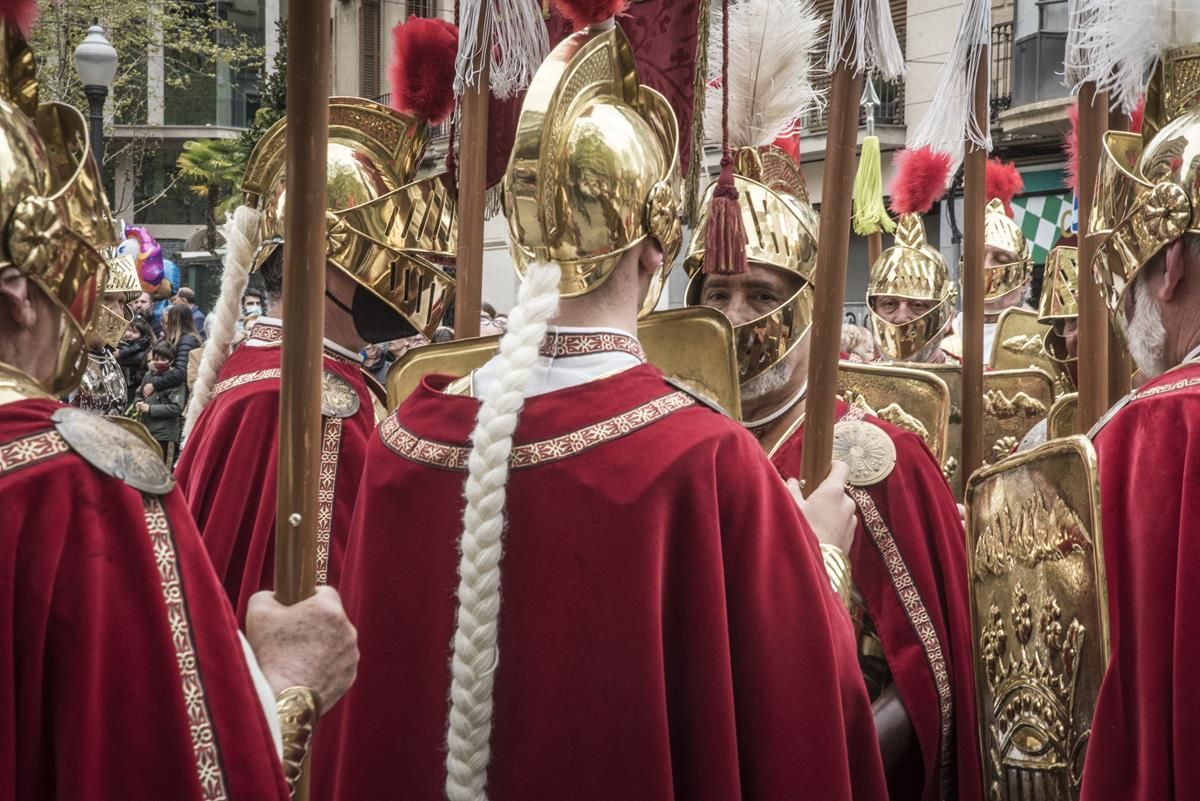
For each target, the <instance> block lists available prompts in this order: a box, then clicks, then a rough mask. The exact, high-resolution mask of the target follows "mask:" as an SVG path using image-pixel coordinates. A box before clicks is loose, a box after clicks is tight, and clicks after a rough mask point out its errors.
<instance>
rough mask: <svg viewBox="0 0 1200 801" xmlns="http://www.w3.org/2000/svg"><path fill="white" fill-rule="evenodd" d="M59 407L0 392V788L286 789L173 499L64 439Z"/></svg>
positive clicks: (207, 795)
mask: <svg viewBox="0 0 1200 801" xmlns="http://www.w3.org/2000/svg"><path fill="white" fill-rule="evenodd" d="M60 406H61V404H59V403H57V402H55V401H52V400H25V401H18V402H15V403H9V404H5V405H3V406H0V509H3V523H2V524H0V621H2V622H0V630H2V633H0V637H2V638H3V639H2V644H3V647H0V798H4V799H6V801H49V799H71V801H76V799H89V801H138V800H139V799H145V801H166V799H170V801H209V800H210V799H218V798H227V799H230V801H240V800H242V799H245V801H260V799H280V800H282V799H286V798H287V787H286V785H285V784H284V782H283V774H282V772H281V771H280V769H279V762H278V758H277V756H276V753H275V745H274V742H273V741H272V739H271V735H270V732H269V730H268V729H267V724H266V721H265V720H264V719H263V715H262V713H261V712H260V706H259V700H258V696H257V695H256V694H255V690H254V685H253V684H252V682H251V679H250V673H249V671H248V669H247V667H246V662H245V659H244V657H243V652H242V646H241V644H240V642H239V640H238V635H237V627H236V624H235V622H234V618H233V611H232V610H231V609H230V608H229V602H228V601H227V600H226V598H225V594H224V593H223V592H222V591H221V585H220V583H219V582H218V581H217V579H216V576H214V575H213V572H212V568H211V566H210V565H209V563H208V557H207V554H205V552H204V546H203V545H202V544H201V543H200V537H199V535H198V534H197V532H196V527H195V524H194V523H193V522H192V520H191V518H190V517H189V516H188V513H187V507H186V506H185V505H184V503H183V499H182V498H180V497H179V493H178V492H175V491H172V492H170V493H169V494H167V495H165V496H163V497H162V498H161V499H157V500H153V501H151V502H150V503H149V505H148V506H144V503H145V502H144V496H143V495H142V494H141V493H139V492H137V491H136V490H134V489H132V488H130V487H129V486H127V485H125V484H124V483H122V482H120V481H118V480H116V479H113V478H109V477H107V476H105V475H103V474H102V473H100V472H99V471H98V470H96V469H95V468H94V467H92V466H91V465H90V464H88V463H87V462H86V461H84V460H83V459H82V458H81V457H79V456H78V455H76V454H75V453H74V452H72V451H70V450H69V449H67V447H66V446H65V444H63V441H62V439H61V438H59V437H58V435H57V434H56V433H54V426H53V423H51V421H50V416H51V415H52V414H53V413H54V411H55V410H56V409H58V408H59V407H60ZM56 443H57V444H56ZM145 497H151V496H145ZM147 508H149V509H151V510H152V511H151V513H150V515H149V522H148V514H147ZM154 510H162V511H161V512H158V511H154ZM150 523H153V527H151V525H150ZM194 743H195V744H194ZM201 775H203V776H204V779H203V783H202V780H201V778H200V776H201Z"/></svg>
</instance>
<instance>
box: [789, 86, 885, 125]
mask: <svg viewBox="0 0 1200 801" xmlns="http://www.w3.org/2000/svg"><path fill="white" fill-rule="evenodd" d="M874 80H875V90H876V91H877V92H878V93H879V108H877V109H876V110H875V124H876V125H903V124H904V84H903V83H891V82H888V81H881V80H879V79H874ZM829 84H830V76H829V75H827V74H824V75H819V76H817V77H816V78H815V79H814V80H813V88H814V89H816V90H818V91H821V92H825V93H826V94H828V91H829ZM864 122H866V120H865V111H864V110H862V109H859V112H858V124H859V125H862V124H863V123H864ZM804 127H805V129H807V130H809V131H824V130H826V129H828V128H829V106H828V105H826V106H823V107H821V108H819V109H816V110H814V111H812V112H810V113H809V114H807V115H806V116H805V118H804Z"/></svg>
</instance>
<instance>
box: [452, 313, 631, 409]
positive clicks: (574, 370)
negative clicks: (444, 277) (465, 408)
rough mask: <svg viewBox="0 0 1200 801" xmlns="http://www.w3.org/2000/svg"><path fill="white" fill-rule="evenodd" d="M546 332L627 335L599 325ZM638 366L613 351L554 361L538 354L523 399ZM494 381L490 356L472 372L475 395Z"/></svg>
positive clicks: (565, 327)
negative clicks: (485, 362)
mask: <svg viewBox="0 0 1200 801" xmlns="http://www.w3.org/2000/svg"><path fill="white" fill-rule="evenodd" d="M546 333H547V335H552V334H555V333H558V334H620V335H622V336H631V334H630V333H629V332H628V331H622V330H621V329H619V328H607V327H602V326H595V327H579V326H566V325H557V326H556V325H552V326H549V327H547V329H546ZM641 363H642V361H641V360H640V359H639V358H638V357H637V356H634V355H633V354H631V353H624V352H616V351H604V352H601V353H587V354H583V355H577V356H570V357H568V358H559V359H555V358H552V357H550V356H542V355H540V354H539V355H538V359H537V362H536V363H535V364H534V365H533V367H532V368H531V375H530V376H529V384H528V385H527V388H526V390H525V397H527V398H532V397H535V396H537V395H545V394H547V393H550V392H555V391H557V390H560V389H566V388H568V387H574V386H579V385H580V384H586V383H587V382H589V381H594V380H596V379H597V378H600V377H602V376H609V375H612V374H614V373H619V372H623V371H625V370H628V369H630V368H633V367H638V366H639V365H641ZM497 380H498V377H497V375H496V357H492V359H490V360H489V361H488V362H487V364H485V365H483V367H480V368H479V369H478V370H476V371H475V378H474V390H475V396H476V397H480V396H482V395H484V394H486V393H487V392H488V391H489V390H490V388H491V387H492V386H493V385H494V383H495V382H496V381H497Z"/></svg>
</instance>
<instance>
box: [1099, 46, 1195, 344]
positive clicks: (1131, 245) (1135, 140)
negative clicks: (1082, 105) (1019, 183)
mask: <svg viewBox="0 0 1200 801" xmlns="http://www.w3.org/2000/svg"><path fill="white" fill-rule="evenodd" d="M1197 76H1200V44H1190V45H1186V46H1184V47H1178V48H1173V49H1171V50H1167V51H1165V52H1163V54H1162V56H1161V57H1160V58H1159V62H1158V66H1157V68H1156V69H1155V72H1154V76H1153V77H1152V78H1151V80H1150V86H1149V88H1148V89H1147V90H1146V114H1145V124H1144V127H1143V129H1142V133H1141V134H1136V133H1126V132H1123V131H1109V132H1108V133H1107V134H1105V137H1104V157H1103V158H1102V159H1101V163H1100V174H1099V176H1098V179H1097V181H1096V199H1095V202H1094V203H1093V206H1092V220H1091V223H1092V225H1091V229H1092V231H1094V232H1096V234H1097V235H1103V236H1104V238H1103V240H1102V241H1101V244H1100V247H1099V249H1098V251H1097V253H1096V257H1095V261H1093V262H1092V270H1093V271H1094V273H1095V277H1096V282H1097V283H1098V284H1100V286H1101V287H1102V291H1103V294H1104V297H1105V303H1106V304H1107V305H1108V309H1109V312H1110V314H1111V315H1112V318H1113V321H1114V323H1115V324H1116V327H1117V328H1118V329H1119V330H1120V331H1121V333H1122V335H1124V334H1125V333H1126V331H1125V327H1126V319H1125V315H1124V314H1123V313H1122V311H1121V304H1122V300H1123V298H1124V297H1125V294H1126V292H1127V290H1128V288H1129V286H1130V285H1131V284H1133V282H1134V280H1135V279H1136V278H1137V275H1138V273H1139V272H1140V271H1141V269H1142V268H1143V267H1144V266H1145V265H1146V263H1147V262H1148V261H1150V259H1151V258H1153V257H1154V255H1155V254H1157V253H1158V252H1159V251H1160V250H1162V249H1163V248H1164V247H1165V246H1167V245H1168V244H1170V243H1171V242H1173V241H1174V240H1176V239H1178V238H1179V237H1181V236H1183V235H1184V234H1185V233H1198V234H1200V188H1198V187H1200V107H1197V105H1196V100H1197V97H1198V96H1200V78H1198V77H1197Z"/></svg>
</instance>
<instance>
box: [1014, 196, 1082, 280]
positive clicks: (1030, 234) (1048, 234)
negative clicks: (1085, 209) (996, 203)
mask: <svg viewBox="0 0 1200 801" xmlns="http://www.w3.org/2000/svg"><path fill="white" fill-rule="evenodd" d="M1012 207H1013V220H1015V221H1016V223H1017V225H1019V226H1021V230H1022V231H1024V232H1025V238H1026V239H1028V240H1029V242H1030V245H1031V249H1032V251H1033V253H1032V256H1033V261H1034V263H1035V264H1045V263H1046V254H1048V253H1049V252H1050V248H1052V247H1054V243H1055V242H1057V241H1058V238H1059V237H1060V236H1062V235H1063V232H1064V231H1066V232H1069V231H1070V229H1071V216H1072V202H1071V195H1070V194H1069V193H1068V194H1062V195H1033V196H1027V197H1015V198H1013V201H1012Z"/></svg>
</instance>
